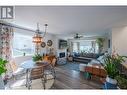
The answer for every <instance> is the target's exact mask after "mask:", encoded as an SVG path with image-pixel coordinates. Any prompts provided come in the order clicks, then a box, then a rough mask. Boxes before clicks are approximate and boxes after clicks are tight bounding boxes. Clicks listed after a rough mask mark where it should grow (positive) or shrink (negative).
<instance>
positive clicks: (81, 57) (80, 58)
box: [73, 53, 103, 64]
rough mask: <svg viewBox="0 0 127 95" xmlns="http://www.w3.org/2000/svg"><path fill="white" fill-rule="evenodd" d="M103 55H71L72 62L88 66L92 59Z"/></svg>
mask: <svg viewBox="0 0 127 95" xmlns="http://www.w3.org/2000/svg"><path fill="white" fill-rule="evenodd" d="M101 55H103V54H95V53H73V61H76V62H81V63H85V64H88V63H89V62H90V61H91V60H92V59H97V58H98V57H99V56H101Z"/></svg>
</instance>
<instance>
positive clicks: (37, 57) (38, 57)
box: [32, 54, 42, 62]
mask: <svg viewBox="0 0 127 95" xmlns="http://www.w3.org/2000/svg"><path fill="white" fill-rule="evenodd" d="M32 58H33V61H35V62H37V61H41V60H42V56H41V55H40V54H35V55H34V56H33V57H32Z"/></svg>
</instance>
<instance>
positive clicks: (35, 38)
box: [33, 23, 42, 44]
mask: <svg viewBox="0 0 127 95" xmlns="http://www.w3.org/2000/svg"><path fill="white" fill-rule="evenodd" d="M41 42H42V37H41V35H40V30H39V23H37V30H36V32H35V35H34V36H33V43H36V44H38V43H41Z"/></svg>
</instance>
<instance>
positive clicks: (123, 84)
mask: <svg viewBox="0 0 127 95" xmlns="http://www.w3.org/2000/svg"><path fill="white" fill-rule="evenodd" d="M115 79H116V80H117V82H118V86H119V88H120V89H127V76H126V75H124V74H120V75H118V76H116V78H115Z"/></svg>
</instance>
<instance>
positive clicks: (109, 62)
mask: <svg viewBox="0 0 127 95" xmlns="http://www.w3.org/2000/svg"><path fill="white" fill-rule="evenodd" d="M125 58H127V57H126V56H120V55H118V54H116V55H111V56H109V55H108V56H107V57H106V58H105V60H104V62H105V66H104V68H105V70H106V72H107V78H106V83H105V88H107V89H116V88H117V80H116V79H115V78H116V76H118V75H119V70H118V67H117V66H118V64H120V63H122V62H124V61H125Z"/></svg>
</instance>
